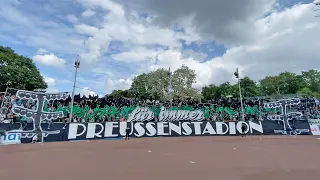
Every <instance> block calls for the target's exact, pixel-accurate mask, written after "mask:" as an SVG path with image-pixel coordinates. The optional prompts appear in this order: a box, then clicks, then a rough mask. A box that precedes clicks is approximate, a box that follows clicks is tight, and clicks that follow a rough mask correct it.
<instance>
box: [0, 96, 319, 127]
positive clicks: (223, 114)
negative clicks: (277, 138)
mask: <svg viewBox="0 0 320 180" xmlns="http://www.w3.org/2000/svg"><path fill="white" fill-rule="evenodd" d="M2 101H4V102H3V103H2ZM273 101H276V100H275V99H271V98H265V97H264V98H262V97H260V98H247V99H246V98H245V99H244V100H243V104H244V114H245V115H244V117H245V119H246V120H252V119H259V120H264V119H266V117H267V115H268V114H279V113H282V112H281V109H280V108H274V109H269V108H265V107H264V104H265V103H268V102H273ZM0 102H1V104H3V107H2V109H1V114H0V122H16V121H27V122H29V121H31V120H30V119H28V118H26V117H20V116H19V115H15V114H14V113H12V111H11V108H12V106H14V105H17V106H23V107H25V108H28V109H31V110H36V109H37V103H36V101H31V100H21V99H18V98H16V97H15V96H14V95H12V96H10V97H6V98H3V96H0ZM74 102H75V103H74V107H73V120H71V121H70V119H69V114H70V111H69V110H70V109H71V97H69V98H67V99H66V100H56V101H49V102H45V104H44V108H43V111H45V112H56V111H62V112H63V114H64V118H63V119H57V120H56V121H58V122H104V121H125V120H126V119H128V115H129V114H130V113H131V112H132V111H133V110H134V109H135V108H136V107H137V106H142V107H149V108H150V110H152V111H153V112H154V113H155V120H157V115H158V114H159V111H160V108H161V107H162V106H163V107H166V108H170V107H171V103H170V102H169V101H163V102H160V101H155V100H151V101H150V100H146V101H139V100H136V99H127V98H112V97H104V98H98V97H97V96H89V97H85V96H82V97H81V96H80V95H75V98H74ZM195 109H201V110H203V112H204V115H205V118H206V119H207V120H215V121H224V120H239V119H241V102H240V100H239V99H237V98H221V99H216V100H211V101H204V100H201V101H196V100H192V99H187V100H179V99H175V100H173V102H172V110H190V111H192V110H195ZM290 111H295V112H297V111H299V112H302V113H303V115H304V117H305V118H310V119H320V111H319V101H318V100H317V99H315V98H300V103H299V104H298V105H292V106H287V109H286V112H290Z"/></svg>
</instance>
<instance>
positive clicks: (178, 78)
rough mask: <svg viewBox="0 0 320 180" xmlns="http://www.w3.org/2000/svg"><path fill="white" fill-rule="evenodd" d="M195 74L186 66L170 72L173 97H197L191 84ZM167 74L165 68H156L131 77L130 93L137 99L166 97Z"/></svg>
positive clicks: (193, 81) (167, 93)
mask: <svg viewBox="0 0 320 180" xmlns="http://www.w3.org/2000/svg"><path fill="white" fill-rule="evenodd" d="M195 79H196V74H195V72H194V71H193V70H191V69H190V68H188V67H187V66H184V65H183V66H182V67H180V68H179V69H177V70H176V71H174V72H173V74H172V88H173V90H174V92H173V95H174V97H179V98H199V96H200V95H201V94H198V93H197V91H196V90H195V89H193V88H192V84H193V83H195ZM168 87H169V75H168V70H166V69H157V70H155V71H151V72H149V73H143V74H141V75H138V76H137V77H135V78H134V79H133V82H132V85H131V87H130V90H129V91H130V93H131V94H132V96H133V97H136V98H139V99H167V98H168V95H169V92H168Z"/></svg>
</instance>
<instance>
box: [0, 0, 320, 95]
mask: <svg viewBox="0 0 320 180" xmlns="http://www.w3.org/2000/svg"><path fill="white" fill-rule="evenodd" d="M135 2H136V3H135V4H129V3H128V2H123V1H121V0H115V1H112V0H101V1H98V0H74V1H71V0H70V1H68V0H34V1H30V0H10V1H6V0H0V3H1V4H2V7H0V19H2V20H1V21H0V27H1V28H0V44H1V45H2V46H9V47H11V48H12V49H14V50H15V51H16V52H17V53H19V54H21V55H25V56H28V57H30V58H32V59H33V60H34V62H35V64H36V65H37V67H38V68H39V70H40V72H41V74H42V75H43V76H44V77H45V79H46V81H47V82H48V84H49V88H48V91H51V92H56V91H69V92H70V91H72V81H73V73H74V68H73V63H74V61H75V59H76V58H77V55H78V54H79V55H80V60H81V68H80V69H79V74H78V80H77V87H78V88H77V92H79V93H84V94H88V93H96V94H100V95H104V94H107V93H110V92H111V91H112V90H114V89H126V88H129V87H130V84H131V82H132V79H133V78H134V76H136V75H138V74H140V73H143V72H148V71H151V70H154V69H157V68H169V67H171V68H172V69H177V68H179V67H180V66H181V65H182V64H186V65H188V66H189V67H190V68H192V69H194V70H196V73H197V83H196V84H195V87H196V88H201V87H202V86H204V85H208V84H210V83H217V84H219V83H222V82H224V81H231V82H232V81H234V79H233V77H232V74H233V73H232V72H233V71H234V69H235V68H237V67H239V68H240V70H241V72H242V74H243V76H244V75H247V76H250V77H252V78H254V79H255V80H259V78H262V77H263V76H265V75H272V74H276V73H279V72H281V71H285V70H289V71H293V72H299V71H301V70H306V69H308V68H312V67H314V66H311V65H310V64H314V63H317V61H316V59H317V58H318V56H319V53H310V51H312V50H313V49H315V50H316V49H317V48H319V43H317V42H316V41H315V40H314V38H312V37H311V36H310V35H309V36H306V35H307V34H311V33H313V32H317V30H319V26H318V22H319V20H317V19H316V18H314V17H313V16H314V12H312V9H313V8H314V7H313V5H312V4H311V3H312V1H311V0H304V1H298V0H278V1H275V0H274V1H273V0H270V1H267V0H256V1H250V0H245V1H243V2H242V3H240V4H239V5H235V6H236V7H235V9H232V8H233V7H232V4H236V3H233V2H232V1H222V0H221V2H219V3H218V4H219V5H221V7H228V8H226V9H222V8H220V7H217V6H216V4H215V3H217V2H211V1H209V0H208V1H207V0H204V1H203V2H201V3H203V4H198V3H197V2H196V1H189V0H187V1H180V0H175V1H172V4H171V3H170V4H169V3H168V2H167V1H166V0H164V1H161V2H156V1H153V0H150V1H149V2H148V3H145V4H144V1H141V0H136V1H135ZM230 2H232V3H230ZM159 3H160V4H159ZM206 3H207V4H206ZM223 3H225V4H223ZM228 3H230V5H229V4H228ZM182 4H184V5H182ZM174 6H177V7H179V8H176V7H174ZM208 6H210V7H211V8H212V10H211V9H210V11H208V10H207V7H208ZM168 7H169V8H168ZM229 7H230V9H229ZM248 9H250V12H248ZM251 11H252V12H251ZM317 28H318V29H317ZM275 37H276V38H275ZM288 39H291V40H292V41H295V43H292V42H290V41H288ZM304 41H307V42H308V44H309V46H310V48H301V47H300V46H301V44H302V43H303V42H304ZM287 44H289V45H287ZM292 49H299V52H297V53H299V54H294V53H288V52H290V51H291V50H292ZM303 57H308V58H307V59H308V60H307V61H308V63H305V62H304V63H302V59H304V58H303ZM271 59H272V60H271ZM271 61H274V62H276V63H278V64H275V63H272V62H271ZM304 61H306V60H304ZM299 63H302V64H303V65H302V66H300V65H299ZM288 64H289V65H288ZM308 64H309V66H308ZM318 67H320V66H318Z"/></svg>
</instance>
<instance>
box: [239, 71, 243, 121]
mask: <svg viewBox="0 0 320 180" xmlns="http://www.w3.org/2000/svg"><path fill="white" fill-rule="evenodd" d="M237 73H238V86H239V94H240V103H241V112H242V121H244V110H243V102H242V93H241V85H240V77H239V70H238V68H237Z"/></svg>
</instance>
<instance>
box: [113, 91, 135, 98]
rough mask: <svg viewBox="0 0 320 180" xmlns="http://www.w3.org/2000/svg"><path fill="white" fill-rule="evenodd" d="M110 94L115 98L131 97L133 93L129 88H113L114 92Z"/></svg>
mask: <svg viewBox="0 0 320 180" xmlns="http://www.w3.org/2000/svg"><path fill="white" fill-rule="evenodd" d="M108 96H109V97H115V98H120V97H126V98H130V97H131V94H130V92H129V90H113V91H112V93H111V94H109V95H108Z"/></svg>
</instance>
